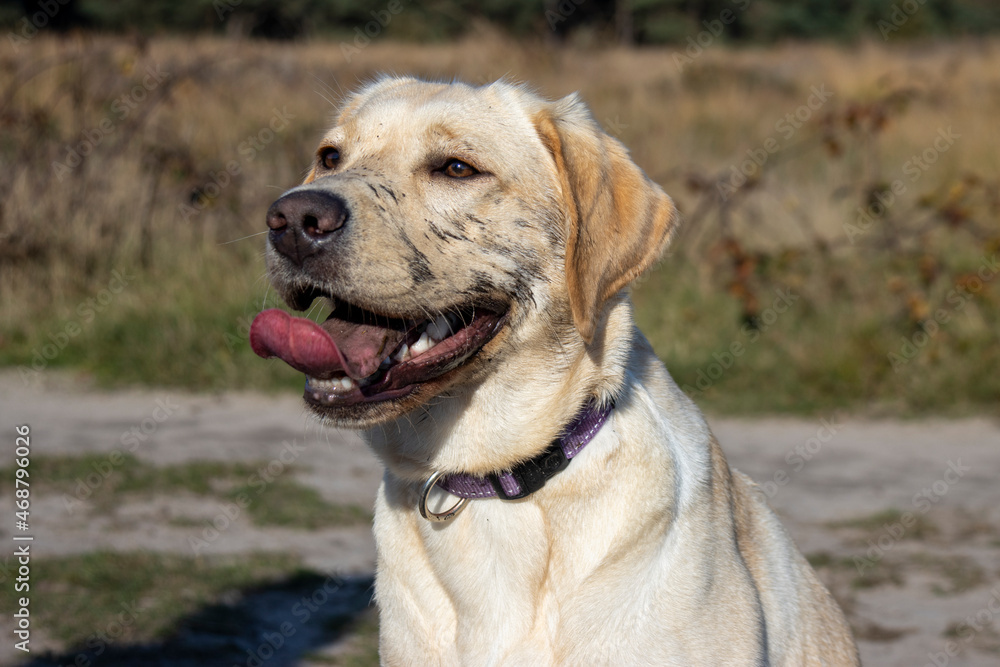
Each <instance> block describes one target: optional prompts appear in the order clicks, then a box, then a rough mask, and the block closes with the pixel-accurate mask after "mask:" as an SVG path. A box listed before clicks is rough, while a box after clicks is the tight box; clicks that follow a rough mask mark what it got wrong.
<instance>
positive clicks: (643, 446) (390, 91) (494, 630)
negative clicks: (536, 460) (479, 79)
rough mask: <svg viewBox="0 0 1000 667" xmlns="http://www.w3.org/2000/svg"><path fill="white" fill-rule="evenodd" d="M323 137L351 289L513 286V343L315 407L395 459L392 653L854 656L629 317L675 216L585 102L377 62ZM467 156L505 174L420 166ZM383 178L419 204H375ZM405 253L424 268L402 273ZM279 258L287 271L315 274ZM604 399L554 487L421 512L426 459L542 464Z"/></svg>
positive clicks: (480, 659)
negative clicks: (557, 441)
mask: <svg viewBox="0 0 1000 667" xmlns="http://www.w3.org/2000/svg"><path fill="white" fill-rule="evenodd" d="M324 146H336V147H337V148H339V149H340V150H341V152H342V155H343V157H342V159H341V162H342V164H341V165H340V166H338V168H337V169H336V170H332V171H324V168H323V167H322V165H321V164H318V165H317V167H316V169H314V171H313V172H312V173H311V174H310V177H309V179H307V182H306V184H304V185H303V186H300V187H302V188H325V189H328V190H330V191H332V192H336V193H337V194H338V195H339V196H342V197H344V198H345V199H346V200H347V202H348V204H349V205H350V206H351V210H352V213H351V215H352V218H351V220H350V221H349V222H348V224H349V225H354V227H353V229H352V231H351V233H352V234H354V236H352V237H345V238H349V239H350V249H351V252H350V254H349V255H345V257H344V258H342V259H338V260H337V263H335V264H334V263H333V262H332V261H331V266H330V269H329V272H330V276H329V277H328V280H329V285H330V289H331V291H333V293H334V294H336V295H337V296H338V298H343V299H345V300H347V301H350V302H354V303H360V304H363V305H364V306H365V307H366V308H370V309H377V308H382V309H384V312H391V313H394V314H395V313H401V312H414V311H422V312H431V313H433V312H435V311H436V310H438V309H442V308H445V307H448V306H451V305H453V304H454V303H455V302H457V301H460V300H461V295H464V294H468V293H471V291H470V290H472V289H473V288H472V287H471V285H472V284H473V282H472V281H473V280H474V279H475V280H478V281H479V282H480V283H482V282H483V280H484V279H483V275H484V273H485V274H486V275H488V276H492V277H493V278H491V280H490V281H489V284H488V289H487V288H483V289H484V290H486V291H487V292H489V298H490V299H493V300H494V302H495V301H496V300H497V299H500V300H503V301H505V302H506V303H508V304H509V306H510V315H509V320H508V324H507V326H506V327H505V328H504V330H503V331H502V332H501V333H500V334H499V335H498V336H497V337H496V338H495V339H494V340H492V341H491V342H490V343H488V344H487V345H486V347H484V349H483V350H481V351H480V353H479V354H478V355H477V356H476V357H475V358H474V359H473V360H471V361H470V362H468V363H467V364H466V365H465V366H464V367H462V368H459V369H456V370H455V371H452V372H451V373H450V374H449V375H448V376H447V378H445V379H442V380H441V382H439V383H438V384H435V385H433V386H432V387H428V388H424V389H421V390H420V391H419V392H417V395H416V396H415V397H412V398H410V399H407V400H404V401H400V402H398V403H394V404H392V405H387V406H383V407H380V408H379V410H378V411H373V412H371V413H366V414H364V415H358V414H355V413H351V414H346V413H345V414H339V413H337V412H336V411H333V412H331V411H323V412H322V416H323V417H324V418H325V419H327V420H328V421H329V422H331V423H333V424H334V425H338V426H344V427H354V428H365V429H366V430H365V437H366V439H367V440H368V442H369V443H370V444H371V446H372V448H373V449H374V451H375V452H376V453H377V454H378V455H379V457H381V459H382V460H383V461H384V463H385V465H386V472H385V477H384V482H383V484H382V486H381V489H380V491H379V495H378V501H377V505H376V512H375V528H374V530H375V538H376V542H377V546H378V572H377V577H376V598H377V602H378V606H379V612H380V633H381V634H380V651H381V659H382V663H383V664H385V665H400V666H402V665H420V666H426V665H455V666H457V665H463V666H470V667H471V666H478V665H483V666H486V665H505V666H513V665H524V666H530V667H539V666H543V665H567V666H578V665H678V666H684V667H690V666H694V665H713V666H714V665H790V666H791V665H796V666H798V665H856V664H858V659H857V651H856V648H855V646H854V643H853V640H852V638H851V633H850V630H849V628H848V626H847V624H846V622H845V620H844V617H843V615H842V613H841V611H840V609H839V608H838V607H837V605H836V603H835V602H834V601H833V599H832V598H831V596H830V595H829V593H828V592H827V591H826V590H825V589H824V587H823V586H822V585H821V584H820V583H819V581H818V580H817V578H816V576H815V574H814V573H813V571H812V569H811V568H810V566H809V565H808V564H807V563H806V561H805V560H804V559H803V557H802V556H801V555H800V554H799V552H798V551H797V550H796V548H795V546H794V545H793V543H792V541H791V540H790V538H789V537H788V535H787V533H786V532H785V531H784V530H783V528H782V527H781V525H780V524H779V522H778V521H777V519H776V518H775V516H774V514H773V513H772V512H771V510H770V509H769V508H768V507H767V506H766V505H765V504H764V502H763V501H762V500H761V494H759V493H756V492H755V491H754V489H753V483H752V482H751V481H750V480H749V479H748V478H746V477H745V476H743V475H741V474H739V473H731V472H730V469H729V468H728V466H727V464H726V462H725V459H724V457H723V454H722V452H721V450H720V448H719V446H718V444H717V443H716V441H715V438H714V436H713V435H712V433H711V431H710V430H709V428H708V426H707V425H706V423H705V420H704V418H703V417H702V415H701V413H700V412H699V411H698V409H697V407H696V406H695V405H694V404H693V403H692V402H691V400H690V399H689V398H688V397H687V396H686V395H685V394H684V393H683V392H681V391H680V390H679V389H678V387H677V385H676V384H675V383H674V382H673V380H672V379H671V377H670V375H669V374H668V373H667V371H666V369H665V368H664V367H663V365H662V363H661V362H660V361H659V359H658V358H657V357H656V355H655V354H654V353H653V350H652V349H651V348H650V345H649V344H648V342H647V341H646V339H645V338H644V337H643V335H642V334H641V333H640V332H639V331H638V329H637V328H636V327H635V324H634V322H633V317H632V306H631V302H630V300H629V297H628V291H627V285H628V283H629V282H631V280H633V279H634V278H635V277H636V276H637V275H638V274H640V273H641V272H642V271H643V270H645V269H646V268H648V267H649V266H650V265H651V264H652V263H654V262H655V261H656V260H657V258H658V257H659V256H660V254H661V252H662V250H663V248H664V247H665V246H666V243H667V241H668V239H669V237H670V235H671V233H672V232H673V230H674V228H675V226H676V215H675V212H674V209H673V205H672V203H671V202H670V200H669V198H667V197H666V195H664V194H663V192H662V190H660V188H659V187H658V186H657V185H655V184H654V183H652V182H651V181H649V180H648V179H647V178H646V177H645V176H644V175H643V174H642V172H641V171H640V170H639V169H638V167H636V166H635V165H634V164H633V162H632V161H631V159H630V158H629V157H628V154H627V151H626V150H625V149H624V147H622V146H621V144H620V143H619V142H617V141H616V140H614V139H612V138H610V137H608V136H607V135H606V134H604V133H603V132H602V131H601V130H600V128H599V127H598V125H597V124H596V123H595V122H594V121H593V119H592V118H591V116H590V114H589V112H588V111H587V110H586V108H585V106H584V105H583V104H582V103H581V102H580V101H579V100H578V99H577V98H576V97H574V96H571V97H569V98H566V99H563V100H560V101H558V102H548V101H546V100H543V99H541V98H539V97H537V96H536V95H534V94H532V93H530V92H529V91H527V90H526V89H524V88H522V87H517V86H512V85H509V84H506V83H503V82H498V83H495V84H492V85H490V86H485V87H481V88H474V87H470V86H466V85H463V84H436V83H425V82H419V81H416V80H413V79H392V78H389V79H383V80H380V81H378V82H375V83H373V84H371V85H369V86H367V87H366V88H364V89H363V90H361V91H360V92H358V93H356V94H355V95H354V96H352V97H351V98H350V99H349V100H348V101H347V102H346V104H345V106H344V108H343V110H342V112H341V114H340V116H339V118H338V120H337V123H336V126H335V127H334V128H333V129H332V130H331V131H330V132H329V133H328V135H327V137H325V139H324V141H323V143H322V145H321V150H322V148H323V147H324ZM453 152H459V153H460V155H458V157H460V158H461V159H463V160H466V161H468V162H470V163H472V164H473V166H475V167H476V168H477V169H479V170H480V171H482V172H484V173H485V174H487V176H485V177H483V178H479V177H477V178H478V180H476V181H468V182H459V181H455V182H452V181H441V180H440V179H438V180H435V178H438V177H436V176H435V177H433V178H432V177H430V176H427V173H426V172H427V169H428V168H429V167H432V166H433V165H434V164H436V163H435V161H438V162H440V161H441V160H442V159H444V158H447V157H449V156H453V155H452V153H453ZM381 185H385V186H387V187H391V188H392V189H393V191H394V192H396V193H404V194H405V198H402V197H400V198H399V201H397V202H396V204H395V206H393V205H391V204H388V203H387V202H384V201H382V200H381V199H380V198H378V197H376V196H375V195H373V194H372V193H373V192H375V191H376V189H377V188H378V187H379V186H381ZM394 199H395V197H394ZM470 212H471V214H473V217H474V218H475V219H478V220H480V223H481V224H477V223H476V222H474V221H473V220H469V219H467V218H463V215H465V214H466V213H470ZM463 220H465V222H466V223H467V224H464V223H462V221H463ZM431 224H433V225H434V228H435V229H436V230H438V233H436V234H434V233H427V230H428V229H429V227H428V225H431ZM345 229H346V227H345ZM449 229H451V230H454V231H455V234H459V232H458V230H459V229H461V230H463V231H462V232H461V234H460V235H462V236H464V237H465V239H466V240H465V241H457V240H455V239H451V238H450V237H448V236H447V234H444V233H441V231H442V230H444V231H447V230H449ZM432 231H433V230H432ZM400 239H404V240H402V241H401V240H400ZM345 242H346V241H345ZM411 247H415V248H417V249H418V251H419V254H420V255H422V256H423V257H424V258H425V259H426V263H427V265H428V267H429V273H430V276H429V277H428V276H424V277H423V278H422V279H421V280H419V281H418V280H417V279H415V278H413V277H412V276H408V275H407V274H406V271H405V270H404V269H401V268H400V267H401V266H405V265H406V261H405V260H406V258H407V257H408V256H409V255H407V253H410V252H412V250H411ZM411 258H412V257H411ZM269 259H271V260H272V275H273V277H274V278H275V281H276V285H277V286H279V289H281V286H282V285H285V286H287V285H291V284H294V283H295V281H296V280H298V279H299V278H298V277H297V276H296V275H295V274H294V272H292V271H290V270H289V269H288V268H287V267H285V268H282V267H279V266H278V263H277V262H276V261H273V260H274V257H273V252H272V251H269ZM476 276H478V278H476ZM311 279H313V280H316V279H323V277H322V276H321V277H317V276H315V275H314V276H311ZM592 397H594V398H597V399H598V400H601V401H609V400H611V399H612V398H613V399H614V402H615V408H614V410H613V411H612V413H611V417H610V418H609V420H608V422H607V423H606V424H605V425H604V427H603V428H602V429H601V431H600V432H599V433H598V435H597V436H596V437H595V438H594V440H593V441H592V442H591V443H590V444H589V445H588V446H587V448H586V449H585V450H584V451H583V452H582V453H581V454H580V455H579V456H578V457H577V458H575V459H573V460H572V462H571V464H570V465H569V467H568V468H567V469H566V470H565V471H563V472H562V473H560V474H559V475H557V476H555V477H554V478H552V479H551V480H550V481H549V482H548V484H547V485H546V486H545V487H544V488H543V489H541V490H540V491H538V492H537V493H535V494H534V495H531V496H530V497H528V498H526V499H524V500H520V501H514V502H508V501H503V500H499V499H483V500H473V501H470V502H469V504H468V507H467V508H466V509H465V510H464V511H463V512H462V513H461V514H459V515H458V516H457V517H456V518H455V519H454V520H452V521H450V522H449V523H445V524H440V523H431V522H428V521H426V520H424V519H422V518H421V517H420V515H419V514H418V512H417V500H418V498H417V495H418V491H419V488H420V485H421V484H422V482H423V481H424V480H425V479H426V478H427V477H428V476H429V475H430V474H431V473H433V472H434V471H443V472H445V473H457V472H462V473H472V474H486V473H489V472H494V471H499V470H503V469H505V468H508V467H510V466H512V465H514V464H516V463H518V462H519V461H522V460H524V459H527V458H530V457H532V456H534V455H536V454H538V453H539V452H541V451H542V450H543V449H544V448H545V447H546V446H547V445H548V443H549V442H550V441H551V440H553V438H555V437H556V436H557V434H558V433H559V431H560V430H561V429H562V428H563V427H564V425H565V424H567V423H568V422H569V421H570V420H571V419H572V417H573V416H574V414H576V413H577V411H578V410H579V409H580V407H581V406H582V405H584V403H585V402H586V401H587V400H588V399H590V398H592ZM439 495H440V496H446V497H445V498H440V497H438V498H436V499H435V502H437V503H438V504H439V505H441V506H447V505H449V504H450V503H451V502H453V501H454V500H455V499H453V498H451V497H450V496H447V494H444V493H443V492H439Z"/></svg>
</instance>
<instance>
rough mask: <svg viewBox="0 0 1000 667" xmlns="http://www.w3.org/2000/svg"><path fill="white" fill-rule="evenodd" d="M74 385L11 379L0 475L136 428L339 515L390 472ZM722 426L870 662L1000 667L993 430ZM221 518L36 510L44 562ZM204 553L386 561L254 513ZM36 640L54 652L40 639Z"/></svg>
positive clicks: (997, 429)
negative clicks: (23, 452)
mask: <svg viewBox="0 0 1000 667" xmlns="http://www.w3.org/2000/svg"><path fill="white" fill-rule="evenodd" d="M70 384H71V385H72V386H70V387H69V388H67V385H66V384H65V383H64V384H63V385H59V384H54V385H53V386H49V387H47V388H45V389H42V390H27V389H25V388H24V387H23V386H22V385H21V384H20V382H19V380H18V378H17V376H16V375H12V374H9V373H8V374H3V375H0V434H3V435H2V437H3V439H4V444H3V451H4V452H5V454H4V456H5V459H4V460H3V461H0V467H4V468H7V467H9V466H10V465H11V460H10V459H12V458H13V454H12V448H13V441H14V426H15V425H16V424H24V423H27V424H30V425H31V429H32V430H31V433H32V449H33V452H34V455H35V456H42V455H56V454H59V455H81V454H84V453H99V454H108V455H110V454H111V453H112V452H113V451H115V450H119V451H126V450H127V446H126V445H125V444H124V443H123V438H125V441H126V442H132V441H131V440H130V439H129V438H127V437H126V434H129V433H131V432H132V430H133V429H134V428H135V429H138V433H140V434H142V439H141V441H140V442H139V444H138V446H135V451H134V454H135V456H137V457H139V458H140V459H142V460H145V461H148V462H151V463H153V464H156V465H170V464H178V463H183V462H189V461H193V460H220V461H275V460H280V459H281V457H282V456H283V455H284V457H285V459H286V460H287V459H288V458H289V457H293V458H294V462H293V465H294V466H295V467H296V469H297V472H295V473H292V474H294V475H295V478H296V480H297V481H299V482H301V483H303V484H307V485H309V486H311V487H313V488H315V489H317V490H318V491H319V492H320V493H321V494H322V495H323V497H324V498H325V499H327V500H329V501H330V502H334V503H348V504H354V505H360V506H363V507H370V506H371V504H372V502H373V499H374V495H375V490H376V487H377V485H378V482H379V479H380V476H381V471H380V468H379V465H378V463H377V462H376V461H375V459H374V458H373V457H372V455H371V454H370V453H369V452H368V451H367V450H366V449H365V448H364V446H363V445H362V444H361V443H360V442H359V441H358V439H357V438H356V436H354V435H352V434H346V433H339V432H332V431H324V430H321V429H319V428H318V426H317V425H316V424H315V423H313V422H312V421H311V420H310V419H309V418H308V416H307V415H306V413H305V410H304V408H303V407H302V404H301V402H300V399H299V398H297V397H295V396H280V397H274V396H263V395H254V394H222V395H217V396H194V395H189V394H180V393H176V392H171V391H155V390H143V391H134V392H110V393H109V392H105V391H100V390H93V389H87V388H85V387H81V386H78V385H76V384H74V383H70ZM161 418H162V419H161ZM710 422H711V424H712V427H713V429H714V430H715V432H716V434H717V435H718V437H719V440H720V441H721V442H722V445H723V448H724V450H725V452H726V454H727V456H728V457H729V460H730V463H731V464H732V465H733V466H734V467H737V468H739V469H740V470H742V471H744V472H746V473H748V474H749V475H750V476H751V477H753V478H754V480H756V481H757V482H758V484H759V485H760V487H761V492H762V493H765V494H767V495H768V497H769V498H770V503H771V505H772V507H774V508H775V509H776V510H777V512H778V513H779V515H781V517H782V519H783V520H784V522H785V525H786V526H787V528H788V530H789V532H790V533H791V534H792V536H793V537H794V539H795V540H796V542H797V543H798V544H799V546H800V548H801V549H802V551H803V552H804V553H806V554H807V555H808V556H809V557H810V558H811V560H813V561H814V563H816V564H817V565H818V571H819V572H820V575H821V577H822V578H823V579H824V580H825V581H826V582H827V584H828V585H829V586H830V587H831V589H832V590H833V592H834V594H835V595H836V597H837V598H838V599H839V600H840V601H841V603H842V604H843V606H844V607H845V609H846V610H847V613H848V615H849V617H850V620H851V622H852V624H853V626H854V628H855V631H856V633H857V635H858V638H859V643H860V646H861V651H862V657H863V659H864V662H865V664H867V665H888V666H899V667H903V666H907V667H909V666H922V665H938V666H941V665H957V666H973V665H976V666H979V665H982V666H986V665H997V664H1000V482H998V480H1000V425H998V423H997V422H995V421H991V420H988V419H965V420H958V421H946V420H938V419H930V420H921V421H913V422H898V421H864V420H856V419H848V418H845V417H842V416H839V415H833V414H831V415H829V416H826V417H825V418H822V419H815V420H810V419H773V418H764V419H732V418H712V419H710ZM8 495H9V494H8ZM0 510H2V511H0V516H3V517H5V519H4V520H3V521H2V522H0V542H2V543H5V544H8V545H10V544H12V542H11V537H12V533H13V532H14V531H13V529H12V523H13V519H12V512H13V507H12V499H11V498H8V497H4V498H0ZM216 512H217V508H214V507H212V506H211V503H208V506H206V503H205V501H204V500H203V499H198V498H196V497H185V496H180V497H156V498H153V499H151V500H149V501H144V502H141V503H134V504H128V505H123V506H120V507H118V508H116V509H115V511H114V512H112V513H111V514H110V515H107V514H101V515H97V514H93V515H91V514H89V513H88V512H87V511H85V508H84V510H82V511H80V510H78V511H75V512H73V513H70V512H68V511H67V509H66V507H65V503H64V502H63V500H61V499H60V498H55V497H49V498H46V497H42V498H37V499H36V500H35V503H34V504H33V506H32V521H33V525H32V528H33V532H34V535H35V543H34V549H35V551H34V553H35V556H36V557H39V558H41V557H45V556H55V555H64V554H71V553H79V552H85V551H90V550H95V549H120V550H136V549H148V550H157V551H165V552H174V553H181V554H188V555H190V553H191V547H190V540H189V538H190V537H191V536H192V532H193V531H194V532H195V533H197V531H198V529H197V528H196V527H186V526H183V525H176V522H170V521H169V519H170V518H171V517H176V516H188V517H191V516H193V517H195V518H198V517H205V518H210V517H211V516H212V515H213V514H215V513H216ZM8 518H10V519H11V520H7V519H8ZM205 549H206V550H205V551H204V552H205V553H220V554H222V553H228V554H231V553H242V552H249V551H254V550H265V551H266V550H273V551H287V550H293V551H294V552H296V553H298V554H299V555H301V557H302V558H303V560H304V562H305V564H306V565H307V566H309V567H311V568H315V569H316V570H317V571H323V572H329V571H337V572H340V573H343V574H345V575H362V576H370V575H371V573H372V571H373V568H374V556H375V553H374V546H373V543H372V539H371V536H370V532H369V530H368V528H367V527H352V528H339V529H323V530H318V531H311V532H310V531H303V530H293V529H283V528H260V527H257V526H254V525H253V524H252V523H251V522H250V521H249V520H245V519H243V518H242V517H241V518H239V519H237V520H236V521H234V523H233V526H232V527H230V528H229V529H227V530H226V531H224V532H223V533H222V534H220V536H219V537H218V539H216V540H215V541H213V542H211V543H210V544H209V545H207V547H205ZM7 551H10V550H9V549H7V548H4V554H3V556H6V552H7ZM0 560H2V556H0ZM9 584H10V581H9V579H8V580H7V581H5V582H4V584H3V585H5V586H6V585H9ZM0 628H2V630H3V634H4V640H3V641H2V642H0V646H2V647H4V648H2V649H0V664H12V661H13V659H14V655H15V654H13V653H12V652H11V649H10V648H9V645H10V644H9V642H8V641H7V638H8V637H10V636H11V634H10V625H9V619H4V620H3V622H0ZM39 636H40V637H41V639H40V640H39V641H44V631H42V632H41V634H40V635H39ZM39 648H41V647H39ZM18 657H20V656H18ZM185 664H186V663H185ZM204 664H211V661H210V660H209V661H208V662H205V663H204ZM283 664H285V663H283ZM287 664H296V663H295V662H294V661H292V662H289V663H287Z"/></svg>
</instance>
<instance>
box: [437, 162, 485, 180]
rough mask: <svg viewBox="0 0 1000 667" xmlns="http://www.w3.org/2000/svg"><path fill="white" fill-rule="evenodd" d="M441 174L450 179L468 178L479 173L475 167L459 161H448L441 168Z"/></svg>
mask: <svg viewBox="0 0 1000 667" xmlns="http://www.w3.org/2000/svg"><path fill="white" fill-rule="evenodd" d="M441 172H442V173H443V174H444V175H445V176H450V177H451V178H468V177H469V176H475V175H476V174H478V173H479V172H478V171H476V168H475V167H473V166H472V165H470V164H469V163H468V162H462V161H461V160H448V161H447V162H446V163H445V165H444V167H442V169H441Z"/></svg>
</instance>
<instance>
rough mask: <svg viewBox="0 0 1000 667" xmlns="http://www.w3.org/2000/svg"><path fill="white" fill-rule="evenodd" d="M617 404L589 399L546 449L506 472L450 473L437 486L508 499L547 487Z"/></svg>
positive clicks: (457, 493) (463, 493)
mask: <svg viewBox="0 0 1000 667" xmlns="http://www.w3.org/2000/svg"><path fill="white" fill-rule="evenodd" d="M614 407H615V406H614V402H610V403H608V404H606V405H596V404H595V403H594V402H593V401H591V402H589V403H588V404H587V405H586V406H585V407H584V408H583V410H581V411H580V413H579V414H577V416H576V417H574V418H573V421H571V422H570V423H569V425H567V426H566V428H565V429H564V430H563V432H562V435H560V437H558V438H556V439H555V440H553V441H552V443H551V444H550V445H549V446H548V448H546V450H545V451H544V452H542V453H541V454H539V455H538V456H536V457H535V458H533V459H528V460H527V461H524V462H523V463H519V464H518V465H516V466H514V467H513V468H512V469H510V470H508V471H506V472H501V473H494V474H492V475H487V476H486V477H474V476H472V475H467V474H458V475H448V476H447V477H442V478H440V479H439V480H438V481H437V485H438V486H440V487H441V488H442V489H444V490H445V491H447V492H448V493H450V494H452V495H454V496H458V497H459V498H494V497H500V498H503V499H504V500H517V499H518V498H524V497H525V496H529V495H531V494H532V493H534V492H535V491H537V490H538V489H540V488H542V487H543V486H545V482H546V481H547V480H548V479H549V478H550V477H553V476H554V475H556V474H557V473H559V472H561V471H562V470H563V469H564V468H566V466H568V465H569V462H570V459H572V458H573V457H574V456H576V455H577V454H579V453H580V452H581V451H582V450H583V448H584V447H586V446H587V445H588V444H589V443H590V441H591V440H593V439H594V436H595V435H597V432H598V431H600V430H601V427H602V426H604V422H606V421H607V419H608V415H610V414H611V410H612V409H613V408H614Z"/></svg>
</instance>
